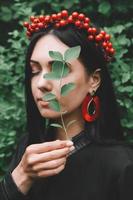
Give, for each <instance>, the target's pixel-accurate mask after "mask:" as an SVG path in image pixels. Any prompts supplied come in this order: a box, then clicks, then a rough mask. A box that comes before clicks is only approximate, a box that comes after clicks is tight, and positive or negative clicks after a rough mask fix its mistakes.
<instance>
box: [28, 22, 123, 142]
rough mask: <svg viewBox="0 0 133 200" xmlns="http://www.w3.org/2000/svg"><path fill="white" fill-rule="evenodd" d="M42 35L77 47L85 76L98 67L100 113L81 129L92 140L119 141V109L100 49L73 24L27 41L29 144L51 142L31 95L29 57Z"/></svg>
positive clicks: (121, 134)
mask: <svg viewBox="0 0 133 200" xmlns="http://www.w3.org/2000/svg"><path fill="white" fill-rule="evenodd" d="M46 34H52V35H55V36H56V37H58V38H59V39H60V40H61V41H62V42H63V43H65V44H66V45H68V46H69V47H73V46H77V45H80V46H81V53H80V59H81V61H82V62H83V64H84V66H85V68H86V70H87V72H88V73H93V72H94V71H95V69H97V68H100V69H101V71H100V73H101V74H100V75H101V84H100V87H99V88H98V90H97V92H96V95H98V96H99V98H100V106H101V108H100V109H101V114H100V117H99V118H98V119H97V120H96V121H94V122H91V123H89V122H85V130H86V131H88V134H90V135H91V137H92V139H93V140H96V141H98V140H108V139H109V140H110V139H115V140H117V141H118V140H122V139H123V133H122V128H121V125H120V116H119V110H118V106H117V102H116V97H115V92H114V88H113V83H112V80H111V77H110V74H109V71H108V67H107V62H106V60H105V57H104V52H103V50H102V48H100V47H98V46H96V44H95V43H94V42H91V41H88V40H87V38H86V34H85V32H84V31H83V30H79V29H77V28H76V27H75V26H73V25H68V26H65V27H63V28H58V29H56V28H54V27H52V26H51V27H48V28H47V29H42V30H40V31H38V32H37V33H34V35H33V36H32V38H31V41H30V44H29V47H28V50H27V57H26V68H25V92H26V109H27V129H28V134H29V144H31V143H36V142H41V141H46V140H52V135H51V133H52V132H53V130H52V131H51V130H50V131H51V133H49V134H48V132H50V131H48V130H46V127H45V119H44V118H43V117H42V116H41V114H40V113H39V111H38V108H37V106H36V104H35V102H34V99H33V96H32V92H31V69H30V67H29V65H30V58H31V55H32V52H33V49H34V47H35V45H36V42H37V41H38V40H39V39H40V38H41V37H43V36H44V35H46Z"/></svg>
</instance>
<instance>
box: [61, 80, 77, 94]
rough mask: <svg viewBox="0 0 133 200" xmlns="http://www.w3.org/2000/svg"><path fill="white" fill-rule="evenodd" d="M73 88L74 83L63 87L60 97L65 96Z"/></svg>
mask: <svg viewBox="0 0 133 200" xmlns="http://www.w3.org/2000/svg"><path fill="white" fill-rule="evenodd" d="M74 88H75V84H74V83H68V84H65V85H63V86H62V88H61V95H62V96H65V95H67V94H68V93H69V92H70V91H71V90H73V89H74Z"/></svg>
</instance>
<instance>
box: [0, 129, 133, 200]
mask: <svg viewBox="0 0 133 200" xmlns="http://www.w3.org/2000/svg"><path fill="white" fill-rule="evenodd" d="M26 140H27V137H24V138H23V139H22V141H21V142H20V144H19V146H18V149H17V151H16V154H15V156H14V159H13V161H12V163H11V166H10V170H9V173H7V174H6V176H5V178H4V179H3V181H2V182H1V183H0V200H27V199H28V200H132V199H133V146H132V145H127V144H124V143H121V144H120V143H119V144H118V143H112V142H110V143H102V142H101V143H98V142H94V141H92V140H90V139H89V137H88V136H87V134H86V133H84V132H82V133H80V134H79V135H77V136H75V137H73V139H72V140H73V141H74V144H75V146H76V150H74V151H73V152H72V153H71V154H70V155H69V157H68V160H67V163H66V167H65V169H64V170H63V171H62V172H61V173H59V174H58V175H55V176H52V177H48V178H42V179H40V180H39V179H38V180H37V181H36V182H35V183H34V185H33V186H32V188H31V189H30V191H29V192H28V194H27V195H26V196H25V195H23V194H22V193H21V192H20V191H19V190H18V188H17V186H16V185H15V183H14V182H13V180H12V177H11V173H10V172H12V170H13V169H14V168H15V167H16V166H17V164H18V163H19V161H20V159H21V157H22V155H23V153H24V151H25V148H26Z"/></svg>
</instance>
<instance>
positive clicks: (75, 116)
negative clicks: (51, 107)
mask: <svg viewBox="0 0 133 200" xmlns="http://www.w3.org/2000/svg"><path fill="white" fill-rule="evenodd" d="M63 121H64V125H65V127H67V124H68V123H69V122H72V121H74V122H73V123H72V124H71V125H70V126H69V127H68V128H66V132H67V133H66V132H65V131H64V129H61V128H58V129H57V132H56V138H57V139H60V140H65V139H71V138H72V137H74V136H75V135H77V134H79V133H80V132H81V131H82V130H83V129H84V120H83V118H82V114H81V110H77V111H75V112H72V113H71V114H68V115H64V116H63ZM56 122H57V123H59V124H62V122H61V119H58V120H56Z"/></svg>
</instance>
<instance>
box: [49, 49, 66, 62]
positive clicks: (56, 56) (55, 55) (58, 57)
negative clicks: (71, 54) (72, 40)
mask: <svg viewBox="0 0 133 200" xmlns="http://www.w3.org/2000/svg"><path fill="white" fill-rule="evenodd" d="M49 56H50V57H51V58H53V59H54V60H58V61H63V56H62V54H61V53H60V52H58V51H49Z"/></svg>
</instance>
